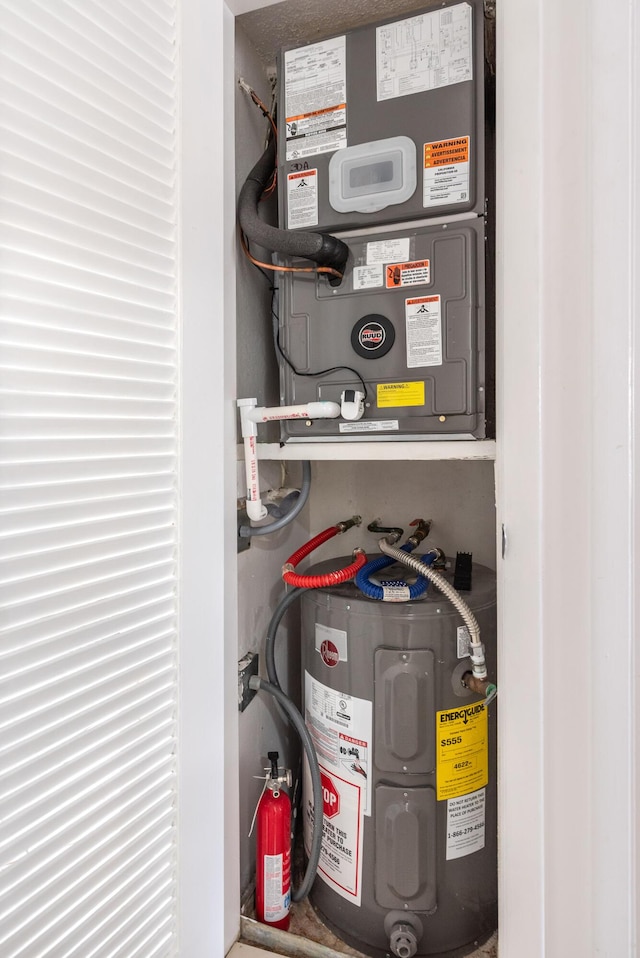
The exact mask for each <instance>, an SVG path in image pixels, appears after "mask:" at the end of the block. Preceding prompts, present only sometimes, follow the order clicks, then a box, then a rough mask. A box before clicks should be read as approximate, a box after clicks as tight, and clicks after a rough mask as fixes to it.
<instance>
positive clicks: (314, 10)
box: [237, 0, 429, 66]
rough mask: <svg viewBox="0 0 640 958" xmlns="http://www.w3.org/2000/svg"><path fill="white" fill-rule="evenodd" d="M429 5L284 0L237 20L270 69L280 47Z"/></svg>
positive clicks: (406, 0) (408, 0) (401, 0)
mask: <svg viewBox="0 0 640 958" xmlns="http://www.w3.org/2000/svg"><path fill="white" fill-rule="evenodd" d="M426 6H429V3H428V2H427V3H425V2H424V0H422V2H416V0H284V3H276V4H274V5H273V6H271V7H266V8H264V9H262V10H254V11H252V12H251V13H245V14H243V15H242V16H240V17H238V18H237V22H238V23H239V24H240V25H241V27H242V29H243V30H244V31H245V33H246V34H247V36H248V37H249V40H251V43H252V44H253V45H254V47H255V49H256V52H257V54H258V56H259V57H260V58H261V59H262V60H263V61H264V63H265V64H266V65H267V66H269V65H271V64H273V63H275V59H276V54H277V53H278V51H279V50H280V48H281V47H285V46H296V45H297V44H303V43H307V42H313V41H314V40H321V39H323V37H329V36H332V35H333V34H334V33H342V32H343V31H344V30H349V29H351V28H352V27H354V26H358V25H360V24H363V23H374V22H375V21H377V20H384V19H385V18H387V17H394V16H396V14H400V15H401V14H404V13H407V11H409V10H419V9H424V8H425V7H426Z"/></svg>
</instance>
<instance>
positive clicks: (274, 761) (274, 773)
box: [267, 752, 280, 780]
mask: <svg viewBox="0 0 640 958" xmlns="http://www.w3.org/2000/svg"><path fill="white" fill-rule="evenodd" d="M279 757H280V755H279V753H278V752H267V758H268V759H269V761H270V762H271V778H273V779H276V780H277V778H278V759H279Z"/></svg>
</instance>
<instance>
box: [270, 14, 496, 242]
mask: <svg viewBox="0 0 640 958" xmlns="http://www.w3.org/2000/svg"><path fill="white" fill-rule="evenodd" d="M468 5H469V6H470V7H471V11H472V47H473V79H472V80H468V81H463V82H459V83H453V84H450V85H447V86H440V87H435V88H433V89H430V90H425V91H422V92H416V93H408V94H406V95H402V96H396V97H394V98H392V99H386V100H381V101H379V100H378V99H377V77H376V29H377V28H378V27H379V26H380V24H367V25H366V26H363V27H359V28H357V29H355V30H352V31H349V32H348V33H346V34H345V37H346V61H347V77H346V114H347V120H346V122H347V144H348V146H356V145H359V144H362V143H368V142H371V141H377V140H380V139H383V138H387V137H395V136H408V137H410V138H411V139H412V140H413V142H414V144H415V147H416V159H417V166H418V184H417V187H416V190H415V192H414V193H413V196H412V197H411V198H410V199H408V200H406V201H405V202H403V203H401V204H400V205H397V206H390V207H387V208H386V209H384V210H380V211H379V212H375V213H366V214H365V213H357V212H350V213H338V212H336V211H335V210H334V209H333V208H332V207H331V206H330V204H329V201H328V168H329V161H330V159H331V157H332V156H333V153H332V152H328V153H318V154H313V155H310V156H307V157H304V158H293V159H290V160H286V142H287V140H286V111H285V108H284V97H283V95H282V94H283V57H284V53H285V51H283V53H282V54H281V56H280V59H279V80H278V85H279V90H280V93H281V96H280V102H279V108H278V114H279V137H278V142H279V164H278V179H279V184H280V186H279V203H280V223H281V226H283V227H284V228H287V224H288V209H287V189H286V184H287V175H288V174H290V173H294V172H299V171H302V170H305V169H317V171H318V173H317V179H318V222H317V224H316V227H317V229H319V230H320V231H327V230H340V229H350V228H352V227H357V226H372V225H374V224H376V223H393V222H398V221H401V220H407V219H411V218H424V217H425V216H442V215H447V214H450V213H463V212H466V211H475V212H477V213H479V214H480V213H483V211H484V199H485V191H484V136H485V129H484V126H485V118H484V15H483V6H482V0H469V3H468ZM453 6H460V3H459V2H456V3H445V4H433V5H431V6H426V7H425V8H424V9H423V10H414V11H410V12H408V13H407V14H405V15H402V16H401V17H398V16H396V17H394V18H393V19H392V21H386V22H398V23H400V22H402V21H404V20H406V19H408V18H412V17H416V16H418V15H420V14H421V13H430V12H432V11H435V10H442V9H443V8H446V7H453ZM298 49H301V48H298ZM462 136H469V137H470V154H471V156H470V163H471V175H470V188H469V198H468V200H467V201H466V202H458V203H454V204H449V205H446V204H444V205H441V206H435V207H428V208H426V209H425V207H424V205H423V195H422V194H423V182H422V179H423V162H422V161H423V150H424V145H425V144H427V143H434V142H438V141H442V140H448V139H455V138H459V137H462ZM334 152H336V151H334ZM338 152H339V151H338ZM305 228H306V227H305ZM309 228H311V227H309Z"/></svg>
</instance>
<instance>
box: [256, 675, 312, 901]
mask: <svg viewBox="0 0 640 958" xmlns="http://www.w3.org/2000/svg"><path fill="white" fill-rule="evenodd" d="M249 686H250V687H251V688H252V689H263V690H264V691H265V692H268V693H269V695H272V696H273V697H274V698H275V700H276V702H278V704H279V705H281V706H282V708H283V709H284V711H285V712H286V714H287V717H288V718H289V720H290V722H291V724H292V725H293V726H294V728H295V730H296V732H297V733H298V735H299V736H300V741H301V742H302V747H303V748H304V751H305V754H306V756H307V761H308V762H309V771H310V772H311V787H312V792H313V809H314V815H313V834H312V836H311V848H310V850H309V861H308V862H307V868H306V870H305V873H304V877H303V879H302V882H301V883H300V885H299V887H298V888H296V889H295V890H294V891H292V893H291V900H292V901H302V900H303V898H306V897H307V895H308V894H309V892H310V891H311V886H312V885H313V882H314V879H315V877H316V873H317V871H318V862H319V861H320V849H321V846H322V823H323V812H322V782H321V779H320V766H319V765H318V757H317V755H316V750H315V747H314V744H313V740H312V738H311V736H310V734H309V730H308V729H307V726H306V725H305V724H304V719H303V717H302V716H301V715H300V712H299V711H298V709H297V708H296V706H295V705H294V703H293V702H292V701H291V699H290V698H289V697H288V696H287V695H285V694H284V692H283V691H282V689H280V688H278V687H277V686H275V685H272V684H271V683H270V682H265V681H264V680H263V679H261V678H260V676H258V675H253V676H252V677H251V678H250V679H249Z"/></svg>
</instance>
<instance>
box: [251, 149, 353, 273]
mask: <svg viewBox="0 0 640 958" xmlns="http://www.w3.org/2000/svg"><path fill="white" fill-rule="evenodd" d="M275 166H276V142H275V138H274V137H271V138H270V140H269V143H268V144H267V148H266V150H265V151H264V153H263V154H262V156H261V157H260V159H259V160H258V162H257V163H256V165H255V166H254V168H253V169H252V170H251V172H250V173H249V175H248V177H247V179H246V180H245V182H244V185H243V187H242V189H241V190H240V196H239V198H238V219H239V221H240V227H241V229H242V232H243V233H244V234H245V236H247V237H248V238H249V239H250V240H251V241H252V242H254V243H257V244H258V246H262V247H264V248H265V249H268V250H271V251H272V252H274V253H283V254H284V255H285V256H299V257H302V258H304V259H308V260H311V261H312V262H313V263H317V264H318V266H326V267H329V268H330V269H334V270H336V271H337V273H339V274H340V275H339V276H336V275H332V274H327V278H328V280H329V283H330V284H331V286H339V285H340V283H341V282H342V274H343V273H344V268H345V266H346V264H347V258H348V256H349V247H348V246H347V245H346V244H345V243H343V242H342V241H341V240H339V239H336V237H335V236H331V235H330V234H326V235H325V234H323V233H310V232H305V231H299V230H281V229H277V228H276V227H275V226H269V224H268V223H265V222H264V220H262V219H260V216H259V214H258V205H259V203H260V197H261V196H262V194H263V193H264V191H265V189H266V188H267V186H268V185H269V183H270V182H271V179H272V177H273V171H274V169H275Z"/></svg>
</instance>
